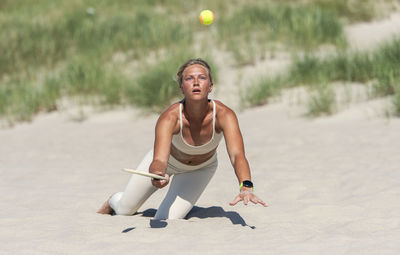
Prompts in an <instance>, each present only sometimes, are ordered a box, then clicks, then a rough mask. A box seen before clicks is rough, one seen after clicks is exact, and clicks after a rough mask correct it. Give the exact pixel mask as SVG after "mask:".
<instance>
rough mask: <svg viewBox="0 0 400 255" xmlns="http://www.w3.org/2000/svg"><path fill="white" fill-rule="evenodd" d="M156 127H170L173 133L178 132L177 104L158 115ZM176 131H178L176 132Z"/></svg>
mask: <svg viewBox="0 0 400 255" xmlns="http://www.w3.org/2000/svg"><path fill="white" fill-rule="evenodd" d="M157 125H159V126H162V127H167V126H168V127H171V128H172V129H173V132H174V133H175V132H178V131H179V102H176V103H174V104H172V105H170V106H169V107H168V108H167V109H166V110H165V111H164V112H162V113H161V114H160V117H158V121H157ZM176 129H177V130H178V131H176Z"/></svg>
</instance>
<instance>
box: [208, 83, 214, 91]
mask: <svg viewBox="0 0 400 255" xmlns="http://www.w3.org/2000/svg"><path fill="white" fill-rule="evenodd" d="M213 87H214V83H212V82H211V83H210V88H209V89H208V93H211V91H212V90H213Z"/></svg>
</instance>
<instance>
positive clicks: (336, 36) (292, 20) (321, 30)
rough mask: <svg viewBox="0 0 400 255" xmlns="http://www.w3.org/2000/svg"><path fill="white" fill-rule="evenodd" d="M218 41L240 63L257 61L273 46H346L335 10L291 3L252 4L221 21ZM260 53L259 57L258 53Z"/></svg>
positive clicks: (310, 47)
mask: <svg viewBox="0 0 400 255" xmlns="http://www.w3.org/2000/svg"><path fill="white" fill-rule="evenodd" d="M218 31H219V41H220V42H221V43H224V44H225V45H226V47H227V48H228V49H229V50H231V51H232V52H233V53H234V56H235V58H236V60H237V61H238V62H239V63H248V62H253V61H254V60H255V55H262V54H264V53H265V47H267V46H270V47H271V45H273V44H272V43H282V42H283V43H284V44H286V46H289V47H291V48H296V49H312V48H314V47H318V46H320V45H323V44H333V45H336V46H341V47H343V46H345V44H346V42H345V39H344V35H343V26H342V23H341V21H340V19H339V17H338V16H337V15H336V14H335V13H334V12H332V11H329V10H328V11H327V10H325V9H322V8H318V7H315V6H313V7H312V8H311V6H302V5H300V6H291V5H288V4H273V5H270V4H260V5H253V6H251V5H249V6H244V7H243V8H240V9H237V10H236V11H235V12H234V13H233V14H232V15H229V16H228V17H225V18H222V19H221V20H220V21H219V22H218ZM255 52H257V54H256V53H255Z"/></svg>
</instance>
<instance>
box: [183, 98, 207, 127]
mask: <svg viewBox="0 0 400 255" xmlns="http://www.w3.org/2000/svg"><path fill="white" fill-rule="evenodd" d="M208 108H209V107H208V99H206V100H202V101H187V100H186V99H185V107H184V109H183V110H184V112H185V116H186V119H187V120H189V122H190V121H193V122H202V121H203V119H204V118H205V117H206V116H207V113H208V110H209V109H208Z"/></svg>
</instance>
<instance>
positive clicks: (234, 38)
mask: <svg viewBox="0 0 400 255" xmlns="http://www.w3.org/2000/svg"><path fill="white" fill-rule="evenodd" d="M391 2H393V1H389V0H381V1H372V0H349V1H346V0H303V1H300V0H299V1H296V0H284V1H282V0H281V1H278V0H270V1H262V0H258V1H256V0H249V1H238V0H233V1H228V0H221V1H211V0H204V1H184V0H169V1H162V0H134V1H128V0H97V1H95V0H86V1H83V0H70V1H66V0H64V1H62V0H56V1H54V0H37V1H34V2H33V1H31V0H19V1H15V0H2V1H1V2H0V27H1V30H0V118H1V119H5V120H6V121H7V122H9V123H14V122H18V121H29V120H31V119H32V118H33V117H34V116H35V114H37V113H39V112H46V111H54V110H57V109H58V108H59V101H60V99H65V98H67V99H68V100H71V101H76V102H78V103H79V104H89V105H94V106H97V107H106V108H109V107H114V106H125V105H128V106H129V105H132V106H134V107H140V108H143V109H148V110H151V111H155V112H159V111H160V110H161V109H163V108H164V107H165V106H166V105H168V104H169V103H170V102H171V101H173V100H176V99H177V98H179V97H180V92H179V89H178V86H177V84H176V82H175V80H174V74H175V73H176V71H177V69H178V67H179V65H180V64H181V63H182V62H183V61H185V60H186V59H188V58H192V57H202V58H205V59H207V60H208V61H209V62H210V63H211V65H212V67H213V69H214V70H215V71H214V72H215V76H216V78H217V79H218V73H217V70H218V66H216V64H215V63H216V61H215V60H214V59H213V56H214V53H215V51H225V52H229V53H230V54H232V56H233V59H234V61H235V63H234V65H235V66H236V67H238V68H240V67H241V66H243V65H249V64H254V63H255V62H256V61H258V60H260V59H263V58H265V54H266V52H267V51H274V50H276V49H279V50H285V51H290V52H293V53H294V54H293V56H295V57H294V61H293V65H292V67H291V68H290V70H288V72H287V73H286V74H285V75H283V76H279V77H275V78H273V79H272V80H271V79H267V78H265V77H260V81H259V82H257V84H254V85H253V86H251V87H250V88H249V90H248V92H246V94H244V95H241V98H242V100H243V102H245V104H246V105H259V104H263V103H266V102H268V98H270V97H271V96H273V95H276V94H277V93H279V91H280V90H281V89H283V88H288V87H293V86H299V85H307V84H308V85H312V84H324V85H323V86H322V85H320V86H318V91H320V92H319V93H318V94H317V95H319V96H316V97H315V98H314V103H310V109H311V108H312V109H314V110H312V111H311V112H315V113H316V114H318V113H321V112H322V113H324V112H326V113H331V112H332V107H331V106H327V104H331V103H330V102H332V97H334V93H333V92H332V91H331V90H330V89H329V82H331V81H335V80H345V81H361V82H366V81H374V84H375V85H374V87H375V88H376V89H375V91H376V95H377V96H378V95H379V96H386V95H395V96H394V99H393V103H394V105H395V109H396V112H397V114H400V99H399V98H400V95H399V93H400V88H399V86H398V85H396V84H398V80H400V72H399V71H398V70H400V69H399V67H398V65H399V63H400V62H399V59H400V48H399V47H400V43H399V40H394V41H393V43H390V44H388V45H386V46H383V47H381V48H380V49H378V50H376V51H374V52H359V53H354V52H349V51H347V42H346V38H345V36H344V32H343V28H344V26H345V25H346V24H350V23H352V22H358V21H369V20H371V19H373V18H375V17H379V16H380V15H382V13H383V12H382V9H383V10H386V9H390V3H391ZM395 2H396V1H395ZM382 6H384V7H385V8H382ZM388 6H389V7H388ZM202 9H211V10H213V11H214V12H215V13H217V14H218V16H217V19H216V22H215V23H214V24H213V25H212V26H210V27H205V26H203V25H201V24H200V22H199V21H198V14H199V12H200V11H201V10H202ZM210 45H213V47H209V46H210ZM324 47H330V48H334V49H335V51H336V52H338V53H337V55H335V56H332V57H330V58H326V59H321V58H319V57H317V55H316V54H314V53H315V52H317V51H320V50H321V49H323V48H324ZM297 53H299V54H297ZM300 53H301V54H300ZM304 53H305V54H304ZM296 56H297V57H296ZM298 56H303V57H298ZM377 63H378V64H377ZM217 82H218V81H217ZM321 104H322V106H321Z"/></svg>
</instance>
